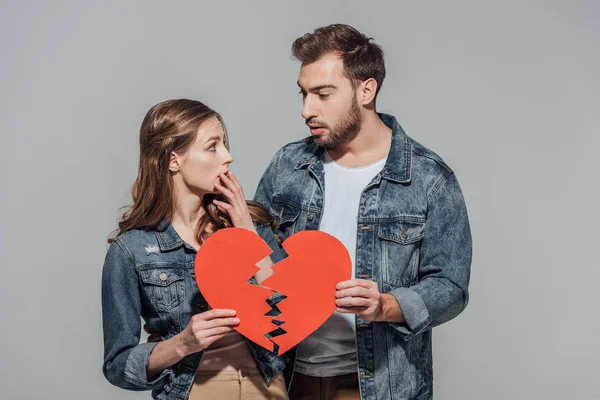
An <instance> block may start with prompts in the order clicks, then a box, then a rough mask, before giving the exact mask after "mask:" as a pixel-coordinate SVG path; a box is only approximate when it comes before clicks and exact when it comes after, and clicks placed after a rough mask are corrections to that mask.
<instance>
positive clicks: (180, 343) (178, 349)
mask: <svg viewBox="0 0 600 400" xmlns="http://www.w3.org/2000/svg"><path fill="white" fill-rule="evenodd" d="M169 340H171V341H172V343H173V348H174V350H175V354H177V357H179V358H180V359H181V358H184V357H185V356H187V355H188V354H191V351H190V348H189V346H187V345H186V344H185V341H184V340H183V338H182V337H181V333H179V334H177V335H175V336H173V337H172V338H171V339H169Z"/></svg>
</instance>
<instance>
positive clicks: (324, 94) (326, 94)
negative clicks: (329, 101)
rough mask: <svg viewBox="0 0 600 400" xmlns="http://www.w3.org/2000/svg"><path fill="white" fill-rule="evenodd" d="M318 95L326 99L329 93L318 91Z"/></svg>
mask: <svg viewBox="0 0 600 400" xmlns="http://www.w3.org/2000/svg"><path fill="white" fill-rule="evenodd" d="M319 97H320V98H322V99H326V98H328V97H329V93H319Z"/></svg>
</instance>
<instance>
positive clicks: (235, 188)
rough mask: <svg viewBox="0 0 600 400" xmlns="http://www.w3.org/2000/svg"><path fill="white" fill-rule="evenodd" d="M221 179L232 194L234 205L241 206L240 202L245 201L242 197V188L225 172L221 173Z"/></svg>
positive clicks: (243, 202)
mask: <svg viewBox="0 0 600 400" xmlns="http://www.w3.org/2000/svg"><path fill="white" fill-rule="evenodd" d="M221 180H222V181H223V183H224V184H225V186H227V188H228V189H229V190H230V191H231V193H232V195H233V196H234V199H235V205H236V206H242V204H245V203H246V199H244V195H243V193H242V188H241V186H240V185H239V184H236V183H234V182H233V181H232V180H231V179H230V178H229V176H228V175H225V174H221Z"/></svg>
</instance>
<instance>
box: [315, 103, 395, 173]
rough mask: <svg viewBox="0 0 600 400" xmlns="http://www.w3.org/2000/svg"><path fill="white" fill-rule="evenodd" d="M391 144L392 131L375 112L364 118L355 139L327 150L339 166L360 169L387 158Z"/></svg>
mask: <svg viewBox="0 0 600 400" xmlns="http://www.w3.org/2000/svg"><path fill="white" fill-rule="evenodd" d="M391 144H392V130H391V129H390V128H388V127H387V125H385V124H384V123H383V121H381V119H380V118H379V116H378V115H377V113H376V112H374V111H373V112H368V113H366V115H364V116H363V120H362V124H361V127H360V131H359V132H358V134H357V135H356V137H355V138H354V139H352V140H350V141H349V142H347V143H344V144H342V145H340V146H337V147H335V148H333V149H329V150H327V153H328V154H329V157H331V159H332V160H334V161H335V162H337V163H338V164H341V165H343V166H345V167H349V168H360V167H364V166H367V165H371V164H373V163H375V162H377V161H379V160H381V159H383V158H385V157H387V155H388V153H389V152H390V146H391Z"/></svg>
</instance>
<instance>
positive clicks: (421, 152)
mask: <svg viewBox="0 0 600 400" xmlns="http://www.w3.org/2000/svg"><path fill="white" fill-rule="evenodd" d="M409 139H410V142H411V150H412V151H411V153H412V164H413V166H414V167H417V168H419V167H425V169H427V170H429V171H432V172H434V173H436V174H440V173H441V174H451V173H452V172H453V171H452V169H451V168H450V167H449V166H448V164H446V162H445V161H444V160H443V159H442V157H440V156H439V155H438V154H437V153H436V152H434V151H433V150H431V149H429V148H428V147H425V146H424V145H422V144H421V143H419V142H417V141H416V140H414V139H413V138H409Z"/></svg>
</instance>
